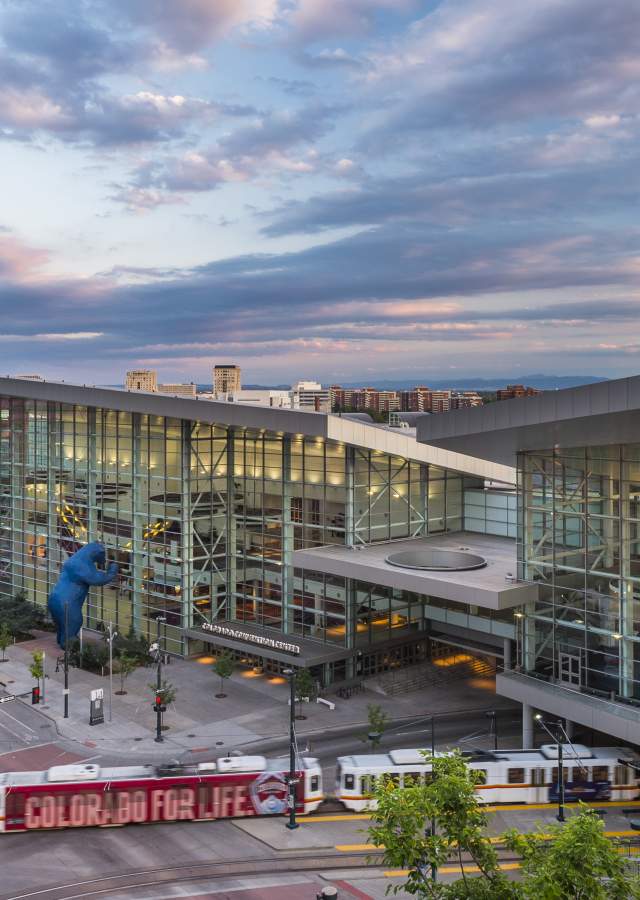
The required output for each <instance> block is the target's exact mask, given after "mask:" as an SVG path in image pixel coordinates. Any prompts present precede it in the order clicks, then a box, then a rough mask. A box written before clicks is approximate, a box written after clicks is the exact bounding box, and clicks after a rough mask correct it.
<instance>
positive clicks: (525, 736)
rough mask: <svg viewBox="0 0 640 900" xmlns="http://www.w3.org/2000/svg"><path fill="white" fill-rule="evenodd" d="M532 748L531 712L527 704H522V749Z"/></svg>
mask: <svg viewBox="0 0 640 900" xmlns="http://www.w3.org/2000/svg"><path fill="white" fill-rule="evenodd" d="M532 747H533V710H532V709H531V707H530V706H529V704H528V703H523V704H522V749H523V750H530V749H531V748H532Z"/></svg>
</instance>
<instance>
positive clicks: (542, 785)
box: [529, 767, 548, 803]
mask: <svg viewBox="0 0 640 900" xmlns="http://www.w3.org/2000/svg"><path fill="white" fill-rule="evenodd" d="M530 797H531V799H530V801H529V802H530V803H546V802H547V800H548V789H547V773H546V770H545V769H543V768H541V767H536V768H535V769H531V794H530Z"/></svg>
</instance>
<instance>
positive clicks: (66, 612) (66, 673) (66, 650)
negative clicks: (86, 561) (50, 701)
mask: <svg viewBox="0 0 640 900" xmlns="http://www.w3.org/2000/svg"><path fill="white" fill-rule="evenodd" d="M63 694H64V718H65V719H68V718H69V603H68V601H65V604H64V690H63Z"/></svg>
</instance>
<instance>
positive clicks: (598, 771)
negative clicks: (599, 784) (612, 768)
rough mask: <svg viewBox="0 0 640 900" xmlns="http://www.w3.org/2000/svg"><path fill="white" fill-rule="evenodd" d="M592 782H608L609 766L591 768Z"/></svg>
mask: <svg viewBox="0 0 640 900" xmlns="http://www.w3.org/2000/svg"><path fill="white" fill-rule="evenodd" d="M593 780H594V781H608V780H609V766H594V767H593Z"/></svg>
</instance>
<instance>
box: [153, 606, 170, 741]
mask: <svg viewBox="0 0 640 900" xmlns="http://www.w3.org/2000/svg"><path fill="white" fill-rule="evenodd" d="M166 621H167V620H166V619H165V617H164V616H158V617H157V618H156V626H157V632H156V653H157V654H158V675H157V679H156V736H155V738H154V740H155V742H156V744H161V743H162V742H163V741H164V738H163V737H162V704H161V703H158V702H157V698H158V697H161V696H162V650H161V647H160V623H161V622H166Z"/></svg>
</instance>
